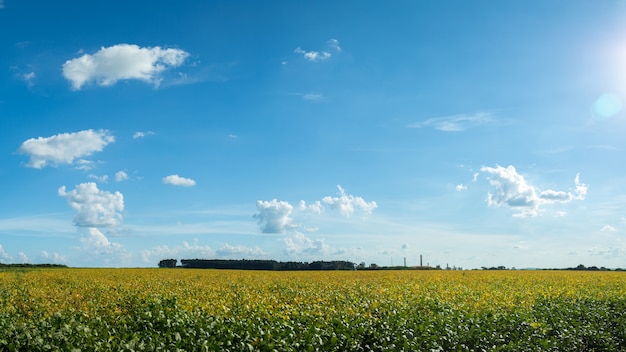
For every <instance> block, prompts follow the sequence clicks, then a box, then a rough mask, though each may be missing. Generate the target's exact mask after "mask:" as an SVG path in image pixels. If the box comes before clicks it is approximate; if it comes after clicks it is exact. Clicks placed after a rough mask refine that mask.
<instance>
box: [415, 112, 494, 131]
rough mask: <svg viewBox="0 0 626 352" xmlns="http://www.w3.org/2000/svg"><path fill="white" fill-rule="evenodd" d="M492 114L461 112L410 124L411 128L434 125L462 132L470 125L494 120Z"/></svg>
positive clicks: (442, 129) (440, 128) (436, 127)
mask: <svg viewBox="0 0 626 352" xmlns="http://www.w3.org/2000/svg"><path fill="white" fill-rule="evenodd" d="M492 121H493V118H492V117H491V114H489V113H486V112H479V113H476V114H473V115H468V114H459V115H452V116H446V117H435V118H431V119H428V120H425V121H422V122H417V123H414V124H411V125H409V127H410V128H423V127H432V128H434V129H436V130H440V131H445V132H460V131H464V130H466V129H467V128H469V127H473V126H477V125H482V124H486V123H489V122H492Z"/></svg>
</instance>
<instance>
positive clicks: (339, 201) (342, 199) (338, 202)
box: [322, 185, 378, 216]
mask: <svg viewBox="0 0 626 352" xmlns="http://www.w3.org/2000/svg"><path fill="white" fill-rule="evenodd" d="M337 188H338V189H339V197H330V196H326V197H324V198H323V199H322V202H324V203H325V204H328V205H329V206H330V208H331V209H339V212H340V213H341V214H342V215H344V216H351V215H352V214H354V210H355V209H357V210H361V211H362V212H363V213H364V214H365V215H369V214H371V213H372V211H373V210H374V209H376V208H377V207H378V205H377V204H376V202H374V201H371V202H366V201H365V200H364V199H363V198H361V197H355V196H353V195H350V194H346V192H345V191H344V189H343V188H341V186H339V185H338V186H337Z"/></svg>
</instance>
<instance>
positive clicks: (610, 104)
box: [591, 93, 623, 120]
mask: <svg viewBox="0 0 626 352" xmlns="http://www.w3.org/2000/svg"><path fill="white" fill-rule="evenodd" d="M622 107H623V104H622V99H620V97H619V96H618V95H617V94H615V93H606V94H604V95H602V96H601V97H600V98H598V99H597V100H596V101H595V102H594V103H593V105H592V107H591V114H592V116H593V118H595V119H597V120H606V119H610V118H612V117H614V116H615V115H617V114H619V113H620V112H621V111H622Z"/></svg>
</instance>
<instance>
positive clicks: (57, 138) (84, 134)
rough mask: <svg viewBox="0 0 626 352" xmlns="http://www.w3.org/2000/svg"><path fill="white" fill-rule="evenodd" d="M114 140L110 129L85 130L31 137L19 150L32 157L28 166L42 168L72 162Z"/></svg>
mask: <svg viewBox="0 0 626 352" xmlns="http://www.w3.org/2000/svg"><path fill="white" fill-rule="evenodd" d="M114 141H115V138H114V137H113V136H112V135H111V134H110V133H109V131H106V130H99V131H94V130H85V131H80V132H73V133H60V134H57V135H54V136H51V137H38V138H31V139H28V140H26V141H24V143H22V146H21V147H20V149H19V150H18V152H19V153H20V154H25V155H28V156H29V157H30V160H29V162H28V164H26V166H28V167H33V168H36V169H41V168H43V167H45V166H48V165H52V166H57V165H61V164H72V163H74V160H76V159H78V158H81V157H85V156H89V155H92V154H93V153H95V152H100V151H102V150H103V149H104V147H106V146H107V145H108V144H110V143H113V142H114Z"/></svg>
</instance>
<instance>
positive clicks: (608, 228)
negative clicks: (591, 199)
mask: <svg viewBox="0 0 626 352" xmlns="http://www.w3.org/2000/svg"><path fill="white" fill-rule="evenodd" d="M602 231H606V232H615V231H617V229H616V228H615V227H613V226H611V225H604V226H603V227H602Z"/></svg>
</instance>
